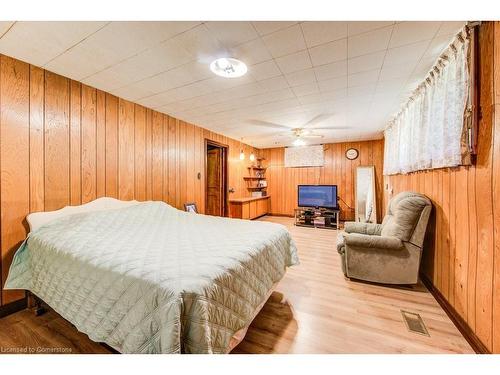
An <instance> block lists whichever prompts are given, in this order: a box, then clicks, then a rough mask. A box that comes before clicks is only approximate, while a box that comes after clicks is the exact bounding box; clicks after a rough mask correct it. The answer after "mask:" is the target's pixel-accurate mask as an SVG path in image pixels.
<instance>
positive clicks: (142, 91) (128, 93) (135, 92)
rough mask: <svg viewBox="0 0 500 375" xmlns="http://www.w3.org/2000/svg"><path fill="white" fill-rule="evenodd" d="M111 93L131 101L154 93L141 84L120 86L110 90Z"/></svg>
mask: <svg viewBox="0 0 500 375" xmlns="http://www.w3.org/2000/svg"><path fill="white" fill-rule="evenodd" d="M110 92H111V94H113V95H116V96H118V97H119V98H123V99H126V100H130V101H133V102H135V101H137V100H138V99H141V98H144V97H148V96H151V95H153V94H154V92H153V91H151V90H149V89H148V87H144V86H141V85H139V84H133V85H129V86H125V87H120V88H118V89H114V90H111V91H110Z"/></svg>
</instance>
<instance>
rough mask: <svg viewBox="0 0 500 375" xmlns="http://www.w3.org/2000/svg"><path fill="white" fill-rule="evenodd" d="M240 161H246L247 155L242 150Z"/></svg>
mask: <svg viewBox="0 0 500 375" xmlns="http://www.w3.org/2000/svg"><path fill="white" fill-rule="evenodd" d="M250 157H252V156H250ZM240 160H245V153H244V152H243V150H240Z"/></svg>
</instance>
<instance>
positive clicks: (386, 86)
mask: <svg viewBox="0 0 500 375" xmlns="http://www.w3.org/2000/svg"><path fill="white" fill-rule="evenodd" d="M406 82H407V79H405V78H396V79H390V80H387V81H379V82H378V83H377V88H376V94H378V95H382V94H383V95H395V94H397V93H399V92H400V91H401V90H402V89H403V88H404V87H405V84H406Z"/></svg>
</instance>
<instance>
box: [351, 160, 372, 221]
mask: <svg viewBox="0 0 500 375" xmlns="http://www.w3.org/2000/svg"><path fill="white" fill-rule="evenodd" d="M361 169H370V170H371V173H372V181H371V185H372V189H373V210H372V215H371V220H370V221H366V222H367V223H376V222H377V191H376V184H375V166H373V165H360V166H358V167H356V176H355V177H356V178H355V185H354V203H355V206H354V221H356V222H360V220H359V213H358V212H359V207H358V171H359V170H361Z"/></svg>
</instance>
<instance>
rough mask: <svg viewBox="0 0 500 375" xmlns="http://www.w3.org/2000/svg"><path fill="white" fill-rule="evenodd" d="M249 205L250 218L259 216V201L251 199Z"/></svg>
mask: <svg viewBox="0 0 500 375" xmlns="http://www.w3.org/2000/svg"><path fill="white" fill-rule="evenodd" d="M248 205H249V206H250V219H255V218H256V217H257V201H251V202H249V204H248Z"/></svg>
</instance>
